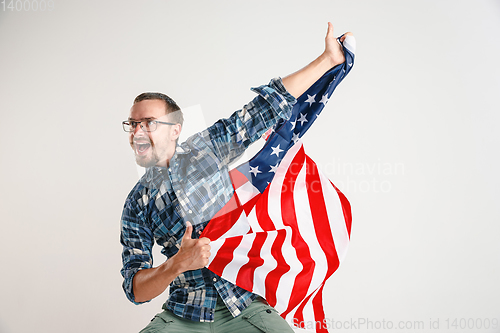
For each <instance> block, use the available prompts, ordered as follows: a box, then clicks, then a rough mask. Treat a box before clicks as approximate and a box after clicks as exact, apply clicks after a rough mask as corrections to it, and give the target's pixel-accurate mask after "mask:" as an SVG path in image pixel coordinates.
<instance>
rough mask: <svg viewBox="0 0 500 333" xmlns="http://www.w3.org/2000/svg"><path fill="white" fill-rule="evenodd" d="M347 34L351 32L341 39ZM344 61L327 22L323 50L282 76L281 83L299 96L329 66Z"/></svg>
mask: <svg viewBox="0 0 500 333" xmlns="http://www.w3.org/2000/svg"><path fill="white" fill-rule="evenodd" d="M347 35H352V33H351V32H347V33H345V34H344V36H342V39H341V40H342V41H344V39H345V37H346V36H347ZM344 61H345V57H344V53H343V52H342V47H341V46H340V44H339V43H338V42H337V39H336V38H335V36H334V35H333V25H332V23H331V22H328V30H327V33H326V37H325V51H324V52H323V53H322V54H321V55H320V56H319V57H318V58H316V60H314V61H313V62H311V63H310V64H309V65H307V66H306V67H304V68H302V69H300V70H299V71H297V72H295V73H293V74H290V75H288V76H286V77H284V78H283V85H284V86H285V88H286V90H288V92H289V93H290V94H291V95H292V96H293V97H295V98H299V96H300V95H302V94H303V93H304V92H306V91H307V89H309V87H310V86H312V85H313V84H314V82H316V81H317V80H318V79H319V78H320V77H321V76H323V74H325V73H326V72H327V71H328V70H329V69H330V68H332V67H335V66H336V65H338V64H341V63H343V62H344Z"/></svg>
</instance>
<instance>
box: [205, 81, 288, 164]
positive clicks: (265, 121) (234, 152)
mask: <svg viewBox="0 0 500 333" xmlns="http://www.w3.org/2000/svg"><path fill="white" fill-rule="evenodd" d="M251 90H252V91H254V92H256V93H257V94H258V96H256V97H255V98H254V99H253V100H252V101H250V102H249V103H248V104H246V105H245V106H244V107H243V108H242V109H241V110H238V111H236V112H234V113H233V114H232V115H231V116H230V117H229V118H227V119H220V120H219V121H217V122H216V123H215V124H214V125H212V126H210V127H209V128H208V129H207V132H208V134H209V135H210V138H211V141H212V143H213V144H214V146H215V151H216V153H217V155H218V157H219V159H220V160H221V161H223V162H224V163H227V164H228V163H231V161H233V160H234V159H236V158H237V157H239V156H240V155H241V154H242V153H243V152H244V150H245V149H246V148H247V147H248V146H249V145H250V144H251V143H253V142H255V141H257V140H258V139H259V138H260V137H261V136H262V134H264V133H265V132H266V130H268V129H269V128H271V127H272V126H274V125H275V124H276V123H277V122H278V120H280V119H284V120H287V119H288V118H290V116H291V114H292V109H293V106H294V104H295V103H296V102H297V100H296V99H295V97H293V96H292V95H291V94H290V93H289V92H288V91H287V90H286V89H285V86H284V85H283V82H282V80H281V78H274V79H272V80H271V81H270V82H269V84H267V85H262V86H259V87H256V88H251Z"/></svg>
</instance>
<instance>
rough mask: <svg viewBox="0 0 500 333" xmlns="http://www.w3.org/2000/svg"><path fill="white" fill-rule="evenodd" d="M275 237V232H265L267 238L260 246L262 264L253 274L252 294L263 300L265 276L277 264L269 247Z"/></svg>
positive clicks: (264, 295)
mask: <svg viewBox="0 0 500 333" xmlns="http://www.w3.org/2000/svg"><path fill="white" fill-rule="evenodd" d="M277 235H278V232H277V231H268V232H267V238H266V240H265V242H264V244H262V248H261V250H260V257H261V258H262V259H263V260H264V264H263V265H262V266H260V267H257V268H256V269H255V272H254V279H253V281H254V284H253V290H252V292H253V293H255V294H258V295H260V296H262V297H264V298H265V297H266V287H265V282H266V281H265V277H266V276H267V274H269V272H270V271H272V270H273V269H275V268H276V267H277V266H278V262H277V261H276V260H275V259H274V257H273V255H272V254H271V246H272V245H273V243H274V241H275V239H276V236H277Z"/></svg>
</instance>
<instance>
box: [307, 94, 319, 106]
mask: <svg viewBox="0 0 500 333" xmlns="http://www.w3.org/2000/svg"><path fill="white" fill-rule="evenodd" d="M315 97H316V94H314V95H312V96H311V95H309V94H308V95H307V99H306V101H305V103H309V106H311V105H312V103H314V102H316V99H315Z"/></svg>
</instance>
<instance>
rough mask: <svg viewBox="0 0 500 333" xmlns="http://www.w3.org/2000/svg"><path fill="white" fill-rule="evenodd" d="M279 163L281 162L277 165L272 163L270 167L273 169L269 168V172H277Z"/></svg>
mask: <svg viewBox="0 0 500 333" xmlns="http://www.w3.org/2000/svg"><path fill="white" fill-rule="evenodd" d="M278 165H279V163H276V165H274V166H273V165H270V166H269V167H270V168H271V170H269V172H274V173H276V171H278Z"/></svg>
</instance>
